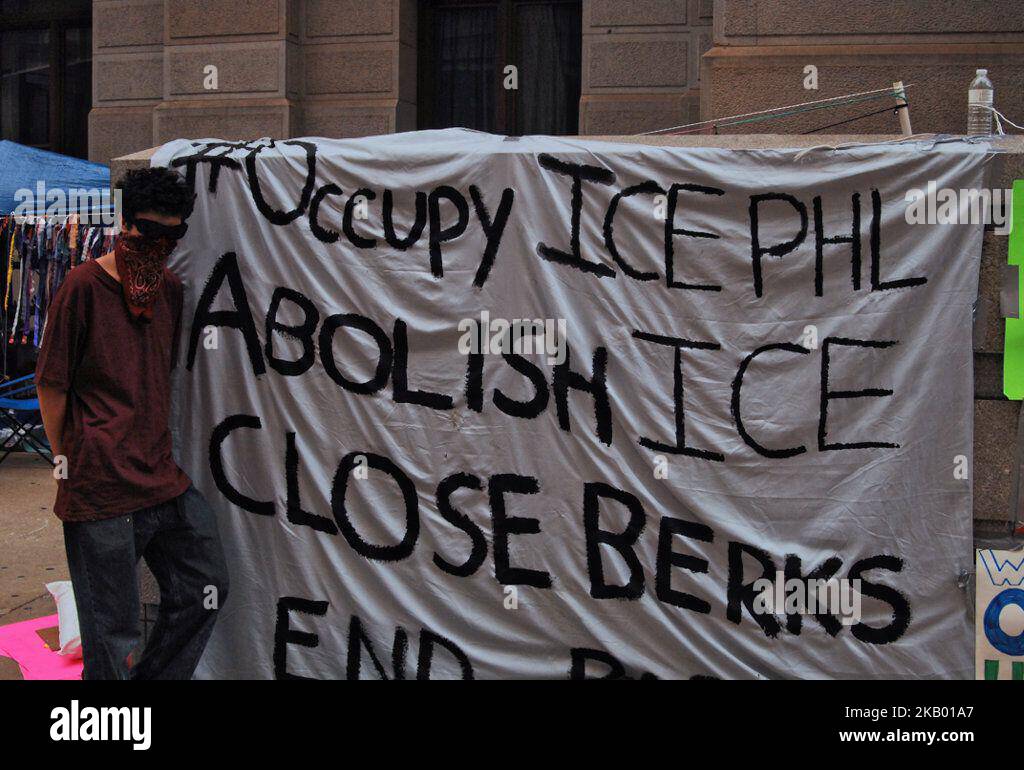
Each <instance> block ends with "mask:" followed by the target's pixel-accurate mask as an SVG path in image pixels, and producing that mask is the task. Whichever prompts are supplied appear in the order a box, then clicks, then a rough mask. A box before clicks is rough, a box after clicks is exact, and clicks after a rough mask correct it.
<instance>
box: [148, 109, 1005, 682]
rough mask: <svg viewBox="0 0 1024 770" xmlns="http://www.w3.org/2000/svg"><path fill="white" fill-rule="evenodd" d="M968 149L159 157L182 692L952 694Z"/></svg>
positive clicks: (221, 148) (957, 617) (966, 483)
mask: <svg viewBox="0 0 1024 770" xmlns="http://www.w3.org/2000/svg"><path fill="white" fill-rule="evenodd" d="M985 149H986V147H984V146H970V145H966V144H963V143H960V142H953V143H947V144H941V143H940V144H934V145H932V144H920V143H915V144H906V145H878V146H862V147H856V148H849V149H843V150H840V151H833V150H827V149H816V150H811V151H809V152H805V153H801V152H798V151H797V150H749V151H743V150H728V149H716V148H678V147H653V146H645V145H640V144H628V143H607V142H600V141H583V140H572V139H560V138H554V137H522V138H505V137H500V136H491V135H487V134H480V133H476V132H471V131H465V130H455V129H453V130H446V131H429V132H416V133H408V134H398V135H393V136H381V137H372V138H366V139H353V140H327V139H299V140H287V141H278V142H271V141H270V140H260V141H257V142H251V143H232V142H223V141H217V140H202V141H185V140H178V141H174V142H171V143H169V144H167V145H165V146H164V147H162V148H160V150H159V151H158V152H157V154H156V155H155V157H154V159H153V163H154V165H170V166H172V167H174V168H177V169H179V170H181V171H182V173H186V174H187V175H188V178H189V179H190V180H191V182H192V183H193V185H194V189H195V191H196V193H197V196H198V199H197V203H196V208H195V211H194V213H193V214H192V216H191V218H190V219H189V231H188V234H187V236H186V237H185V239H184V240H182V241H181V243H180V244H179V246H178V248H177V250H176V251H175V252H174V254H173V255H172V259H171V264H170V267H171V269H172V270H174V271H175V272H176V273H177V274H178V275H180V276H181V277H182V279H183V281H184V282H185V286H186V291H185V310H184V320H183V324H182V326H183V328H182V337H181V353H180V355H179V359H178V369H177V373H176V382H175V390H174V414H175V417H174V425H173V426H172V427H173V428H174V433H175V436H176V452H177V456H178V458H179V462H180V463H181V465H182V467H183V468H184V469H185V471H186V472H187V473H188V474H189V475H190V476H191V477H192V479H193V480H194V481H195V483H196V485H197V486H198V487H199V488H200V489H201V490H202V491H203V492H204V493H205V494H206V496H207V498H208V499H209V501H210V503H211V505H212V507H213V509H214V510H215V511H216V513H217V515H218V518H219V523H220V528H221V532H222V535H223V538H224V542H225V549H226V551H227V556H228V562H229V566H230V571H231V589H230V596H229V598H228V599H227V602H226V605H225V607H224V609H223V611H222V612H221V615H220V619H219V621H218V624H217V627H216V630H215V632H214V635H213V638H212V640H211V642H210V645H209V647H208V648H207V651H206V654H205V656H204V658H203V661H202V663H201V665H200V670H199V675H200V676H204V677H216V678H221V677H248V678H264V677H275V676H276V677H279V678H284V677H297V676H301V677H314V678H345V677H348V678H357V677H358V678H378V677H386V678H402V677H404V678H414V677H419V678H446V677H470V676H472V677H474V678H496V677H506V678H508V677H545V678H569V677H584V676H586V677H645V676H656V677H662V678H691V677H721V678H753V677H771V678H781V677H822V678H844V677H845V678H850V677H861V678H863V677H879V678H890V677H959V678H970V677H971V676H972V673H973V666H972V640H973V629H972V627H971V623H970V621H969V618H968V614H967V604H966V601H967V599H966V597H965V594H964V592H963V591H962V590H961V589H960V588H958V587H957V578H958V575H960V574H961V573H962V572H964V571H967V570H970V568H971V565H972V558H973V554H972V545H971V480H970V473H969V468H970V462H971V447H972V389H973V374H972V371H973V369H972V353H971V307H972V302H973V301H974V299H975V297H976V293H977V285H978V267H979V261H980V255H981V237H982V227H981V225H980V224H978V223H977V222H975V223H973V224H949V223H945V221H946V219H945V218H944V217H943V216H942V215H941V214H942V212H941V211H939V212H938V216H937V215H936V201H935V200H934V197H935V195H936V191H939V194H940V195H939V197H940V198H942V193H943V191H946V192H947V193H951V194H952V195H953V196H954V198H956V196H958V195H960V196H961V197H962V196H964V195H967V194H968V192H969V191H971V190H978V189H980V188H981V187H982V186H983V184H984V171H985ZM930 183H931V184H932V185H933V186H932V187H931V188H929V184H930ZM929 189H930V190H931V192H930V193H929ZM915 191H916V192H915ZM918 195H925V196H929V195H930V196H931V199H928V200H925V199H921V200H917V198H915V196H918ZM947 197H948V196H947ZM908 199H911V200H913V201H916V203H915V204H914V206H915V209H914V210H913V211H908V205H911V204H908ZM946 213H947V214H948V213H949V212H948V210H947V212H946ZM954 213H955V212H954ZM961 213H963V212H961ZM520 320H525V321H527V322H528V324H526V325H524V324H521V323H519V324H517V323H516V322H517V321H520ZM509 328H511V329H514V330H516V332H517V333H516V334H514V335H511V336H509V335H507V334H505V332H506V331H507V330H508V329H509ZM759 579H760V580H762V581H766V582H760V583H759V582H755V581H758V580H759ZM786 580H789V582H788V583H787V582H785V581H786ZM826 580H829V581H831V583H830V586H832V587H834V588H836V593H835V596H834V597H833V603H831V604H827V605H824V604H820V603H819V604H817V605H814V604H810V603H808V600H810V599H814V594H813V591H811V590H810V589H808V591H809V592H808V591H805V593H804V594H801V593H800V590H801V589H800V586H801V585H803V586H808V585H810V584H811V583H813V581H822V582H821V583H818V585H819V586H821V585H824V581H826ZM768 582H770V583H771V585H772V588H771V590H766V589H765V585H767V584H768ZM830 590H831V589H830ZM766 597H768V598H773V599H774V603H773V602H772V601H768V602H767V603H766ZM801 597H802V598H801ZM820 598H821V597H820V596H819V599H820Z"/></svg>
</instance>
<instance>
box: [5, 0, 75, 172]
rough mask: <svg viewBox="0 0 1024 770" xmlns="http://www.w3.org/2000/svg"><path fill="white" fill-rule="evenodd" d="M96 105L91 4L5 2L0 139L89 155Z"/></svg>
mask: <svg viewBox="0 0 1024 770" xmlns="http://www.w3.org/2000/svg"><path fill="white" fill-rule="evenodd" d="M91 105H92V6H91V4H90V3H89V2H78V1H77V0H72V1H68V2H59V3H55V2H46V1H45V0H36V1H35V2H32V3H27V2H21V1H19V0H2V1H0V138H2V139H10V140H12V141H15V142H18V143H20V144H26V145H29V146H31V147H39V148H41V149H44V150H52V151H54V152H60V153H63V154H65V155H72V156H75V157H79V158H85V157H86V156H87V155H88V152H89V143H88V134H87V130H88V129H87V126H88V118H89V108H90V107H91Z"/></svg>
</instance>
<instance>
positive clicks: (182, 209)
mask: <svg viewBox="0 0 1024 770" xmlns="http://www.w3.org/2000/svg"><path fill="white" fill-rule="evenodd" d="M114 189H116V190H120V191H121V216H122V217H124V220H125V221H126V222H133V221H134V220H135V217H136V215H138V214H141V213H143V212H146V211H152V212H155V213H157V214H163V215H164V216H169V217H179V216H180V217H181V219H182V221H184V220H186V219H188V216H189V214H191V213H192V205H193V203H194V202H195V197H196V196H195V194H194V193H192V191H191V190H189V187H188V184H186V182H185V180H184V178H183V177H182V176H181V175H180V174H178V173H177V172H175V171H172V170H171V169H169V168H164V167H162V166H154V167H153V168H135V169H129V170H128V171H126V172H125V173H124V175H123V176H122V177H121V179H120V180H119V181H118V183H117V184H116V185H115V186H114Z"/></svg>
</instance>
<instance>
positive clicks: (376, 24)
mask: <svg viewBox="0 0 1024 770" xmlns="http://www.w3.org/2000/svg"><path fill="white" fill-rule="evenodd" d="M299 39H300V43H301V46H302V73H303V75H302V88H301V92H302V120H301V133H302V134H303V135H306V136H329V137H346V136H367V135H372V134H387V133H393V132H395V131H411V130H414V129H415V128H416V47H417V46H416V1H415V0H304V3H303V11H302V22H301V30H300V34H299Z"/></svg>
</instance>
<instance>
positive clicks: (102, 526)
mask: <svg viewBox="0 0 1024 770" xmlns="http://www.w3.org/2000/svg"><path fill="white" fill-rule="evenodd" d="M64 546H65V548H66V550H67V555H68V567H69V569H70V571H71V583H72V585H73V586H74V589H75V605H76V607H77V609H78V624H79V629H80V631H81V635H82V659H83V663H84V670H83V672H82V678H83V679H191V678H192V672H193V671H194V670H195V667H196V664H197V663H198V662H199V656H200V655H202V653H203V648H204V647H205V646H206V641H207V639H209V638H210V633H211V632H212V631H213V624H214V622H215V620H216V617H217V610H218V609H219V608H220V607H222V606H223V604H224V600H225V599H226V598H227V594H228V573H227V567H226V565H225V562H224V553H223V550H222V549H221V544H220V537H219V535H218V533H217V521H216V519H215V518H214V515H213V512H212V511H211V510H210V506H209V505H208V504H207V502H206V499H205V498H204V497H203V495H202V493H201V492H199V490H197V489H196V488H195V487H194V486H189V488H188V489H187V490H186V491H185V492H184V493H182V494H181V495H180V496H179V497H176V498H175V499H173V500H169V501H168V502H166V503H161V504H160V505H154V506H152V507H150V508H142V509H141V510H138V511H135V512H134V513H129V514H124V515H121V516H116V517H114V518H111V519H103V520H101V521H82V522H65V523H64ZM139 557H143V558H145V560H146V564H147V565H148V566H149V569H150V571H151V572H152V573H153V576H154V577H155V578H156V580H157V583H158V584H159V586H160V611H159V614H158V615H157V620H156V624H155V626H154V628H153V634H152V636H151V637H150V638H149V641H148V643H147V644H146V648H145V650H144V651H143V653H142V656H141V657H140V659H139V660H138V662H137V663H136V664H135V665H134V666H132V667H131V668H129V665H128V656H129V654H130V653H131V651H132V650H133V649H135V647H136V646H137V645H138V643H139V641H140V639H141V635H140V632H139V614H140V607H141V600H140V598H139V580H138V571H137V570H138V561H139Z"/></svg>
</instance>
